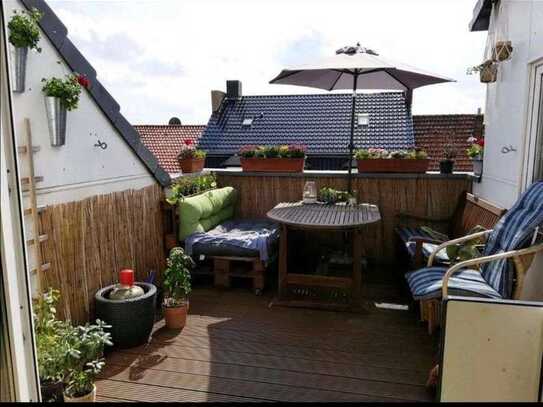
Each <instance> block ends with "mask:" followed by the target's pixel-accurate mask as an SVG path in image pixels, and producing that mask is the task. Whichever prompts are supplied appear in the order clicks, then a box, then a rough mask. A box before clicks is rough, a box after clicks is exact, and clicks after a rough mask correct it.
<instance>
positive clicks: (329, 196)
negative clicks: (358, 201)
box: [319, 187, 352, 205]
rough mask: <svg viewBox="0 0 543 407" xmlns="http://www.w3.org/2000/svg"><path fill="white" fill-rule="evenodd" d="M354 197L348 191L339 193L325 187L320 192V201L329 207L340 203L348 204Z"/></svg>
mask: <svg viewBox="0 0 543 407" xmlns="http://www.w3.org/2000/svg"><path fill="white" fill-rule="evenodd" d="M350 198H352V195H351V194H350V193H349V192H347V191H338V190H337V189H334V188H329V187H323V188H321V189H320V190H319V200H320V201H321V202H324V203H326V204H328V205H333V204H335V203H338V202H348V201H349V199H350Z"/></svg>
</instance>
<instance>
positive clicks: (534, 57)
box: [470, 0, 543, 207]
mask: <svg viewBox="0 0 543 407" xmlns="http://www.w3.org/2000/svg"><path fill="white" fill-rule="evenodd" d="M470 30H471V31H483V30H487V31H488V43H489V45H488V46H489V47H492V46H493V45H494V44H495V43H496V41H498V40H502V41H511V45H512V47H513V52H512V55H511V58H510V59H509V60H506V61H503V62H499V63H498V74H497V80H496V82H494V83H489V84H488V85H487V92H486V108H485V135H486V146H485V156H484V172H483V177H482V180H481V183H475V184H474V191H475V192H476V193H477V194H478V195H480V196H481V197H484V198H486V199H488V200H490V201H493V202H496V203H497V204H500V205H502V206H504V207H510V206H511V205H512V204H513V203H514V202H515V200H516V199H517V197H518V196H519V194H520V193H521V192H522V191H523V190H524V189H525V188H526V187H527V186H528V185H530V184H531V183H532V182H534V181H536V180H538V179H542V178H543V155H542V150H543V93H542V89H543V2H542V1H539V0H526V1H512V0H501V1H499V2H493V1H491V0H479V1H478V2H477V3H476V5H475V8H474V13H473V19H472V21H471V23H470ZM475 62H477V61H475Z"/></svg>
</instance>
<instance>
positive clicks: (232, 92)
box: [226, 81, 241, 99]
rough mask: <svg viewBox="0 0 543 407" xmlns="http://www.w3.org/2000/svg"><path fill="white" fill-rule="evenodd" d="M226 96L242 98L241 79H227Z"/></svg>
mask: <svg viewBox="0 0 543 407" xmlns="http://www.w3.org/2000/svg"><path fill="white" fill-rule="evenodd" d="M226 97H227V98H228V99H241V81H226Z"/></svg>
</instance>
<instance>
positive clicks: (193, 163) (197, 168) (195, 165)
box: [178, 158, 206, 173]
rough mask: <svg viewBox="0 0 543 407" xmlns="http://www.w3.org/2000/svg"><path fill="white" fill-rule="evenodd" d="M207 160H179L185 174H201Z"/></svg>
mask: <svg viewBox="0 0 543 407" xmlns="http://www.w3.org/2000/svg"><path fill="white" fill-rule="evenodd" d="M205 160H206V159H205V158H183V159H180V160H178V161H179V166H180V167H181V171H183V173H191V172H201V171H202V170H203V169H204V164H205Z"/></svg>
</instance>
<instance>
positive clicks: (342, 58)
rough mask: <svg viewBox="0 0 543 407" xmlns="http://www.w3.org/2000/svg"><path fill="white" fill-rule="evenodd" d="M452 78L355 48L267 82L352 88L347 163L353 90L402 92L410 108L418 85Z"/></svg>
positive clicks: (351, 139)
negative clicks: (413, 92)
mask: <svg viewBox="0 0 543 407" xmlns="http://www.w3.org/2000/svg"><path fill="white" fill-rule="evenodd" d="M451 81H453V80H452V79H449V78H446V77H444V76H438V75H434V74H431V73H429V72H425V71H422V70H420V69H418V68H414V67H411V66H409V65H406V64H402V63H398V62H394V61H392V60H389V59H385V58H383V57H381V56H379V54H377V53H376V52H375V51H373V50H371V49H368V48H364V47H361V46H360V44H356V46H354V47H352V46H348V47H343V48H340V49H338V50H337V51H336V55H335V56H332V57H327V58H323V59H321V60H319V61H316V62H313V63H310V64H306V65H302V66H299V67H293V68H289V69H283V70H282V71H281V73H279V75H277V76H276V77H275V78H273V79H272V80H271V81H270V83H272V84H283V85H297V86H309V87H312V88H318V89H325V90H329V91H332V90H339V89H352V90H353V101H352V109H351V137H350V143H349V157H348V161H347V162H348V163H351V161H352V157H353V150H354V141H353V139H354V116H355V111H356V90H357V89H386V90H393V91H403V92H405V94H406V100H407V104H408V105H409V106H410V105H411V96H412V91H413V89H415V88H419V87H421V86H426V85H433V84H436V83H443V82H451ZM348 174H349V175H348V178H347V181H348V190H349V192H352V191H351V186H352V179H351V178H352V165H348Z"/></svg>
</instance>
